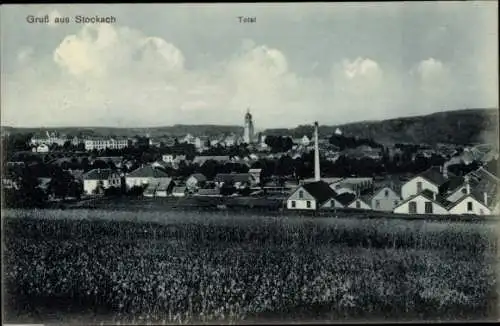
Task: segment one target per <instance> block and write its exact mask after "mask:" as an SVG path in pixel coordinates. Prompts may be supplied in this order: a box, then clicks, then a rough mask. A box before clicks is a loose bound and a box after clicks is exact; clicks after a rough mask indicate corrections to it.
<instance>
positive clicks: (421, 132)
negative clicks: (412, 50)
mask: <svg viewBox="0 0 500 326" xmlns="http://www.w3.org/2000/svg"><path fill="white" fill-rule="evenodd" d="M498 124H499V120H498V109H467V110H459V111H448V112H439V113H433V114H429V115H424V116H413V117H402V118H396V119H389V120H381V121H362V122H355V123H349V124H343V125H334V126H325V125H321V121H320V128H319V132H320V135H321V136H325V137H326V136H329V135H331V134H332V133H333V132H334V131H335V129H336V128H337V127H338V128H340V129H341V130H342V131H343V133H344V135H346V136H357V137H361V138H371V139H373V140H375V141H377V142H379V143H384V144H391V143H427V144H431V145H432V144H436V143H455V144H469V143H484V142H489V143H491V142H497V143H498ZM45 130H51V131H53V130H56V131H58V132H60V133H64V134H68V135H71V136H79V135H95V136H110V135H114V136H125V137H132V136H135V135H140V136H145V135H146V134H149V135H150V137H160V136H165V135H173V136H182V135H185V134H187V133H190V134H192V135H194V136H200V135H208V136H210V135H218V134H221V133H226V134H229V133H236V134H240V135H241V134H242V133H243V127H242V126H228V125H173V126H166V127H152V128H112V127H66V128H12V127H2V133H4V132H8V133H11V134H16V133H33V132H40V131H45ZM312 132H313V126H312V125H301V126H298V127H296V128H292V129H283V128H281V129H268V130H265V131H264V134H266V135H290V136H293V137H294V138H299V137H302V136H304V135H308V136H311V135H312Z"/></svg>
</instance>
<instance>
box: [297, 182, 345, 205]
mask: <svg viewBox="0 0 500 326" xmlns="http://www.w3.org/2000/svg"><path fill="white" fill-rule="evenodd" d="M302 188H303V189H304V190H305V191H307V192H308V193H309V194H310V195H311V196H313V197H314V198H315V199H316V201H317V202H318V206H319V205H321V204H323V203H324V202H326V201H327V200H329V199H332V198H334V197H335V196H336V195H337V193H336V192H335V191H333V189H332V188H330V186H329V185H328V183H326V182H324V181H315V182H310V183H305V184H303V185H302Z"/></svg>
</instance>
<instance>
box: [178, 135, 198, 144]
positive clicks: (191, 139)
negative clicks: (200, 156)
mask: <svg viewBox="0 0 500 326" xmlns="http://www.w3.org/2000/svg"><path fill="white" fill-rule="evenodd" d="M194 142H195V137H194V136H193V135H191V134H187V135H186V136H184V138H182V140H181V143H187V144H194Z"/></svg>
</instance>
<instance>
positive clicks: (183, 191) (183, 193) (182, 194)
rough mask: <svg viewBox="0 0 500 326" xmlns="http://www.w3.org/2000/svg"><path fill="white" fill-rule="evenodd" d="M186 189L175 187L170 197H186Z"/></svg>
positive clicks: (184, 187)
mask: <svg viewBox="0 0 500 326" xmlns="http://www.w3.org/2000/svg"><path fill="white" fill-rule="evenodd" d="M187 192H188V190H187V188H186V186H176V187H174V188H173V189H172V196H174V197H186V195H187Z"/></svg>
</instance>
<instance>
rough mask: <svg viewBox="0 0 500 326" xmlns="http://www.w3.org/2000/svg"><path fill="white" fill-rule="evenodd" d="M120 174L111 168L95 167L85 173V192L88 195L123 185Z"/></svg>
mask: <svg viewBox="0 0 500 326" xmlns="http://www.w3.org/2000/svg"><path fill="white" fill-rule="evenodd" d="M121 184H122V183H121V178H120V175H119V174H118V173H117V172H115V171H113V170H111V169H93V170H90V171H89V172H87V173H85V174H84V175H83V192H84V193H85V194H87V195H90V194H94V193H96V192H99V191H102V190H104V189H108V188H110V187H115V188H119V187H121Z"/></svg>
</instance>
